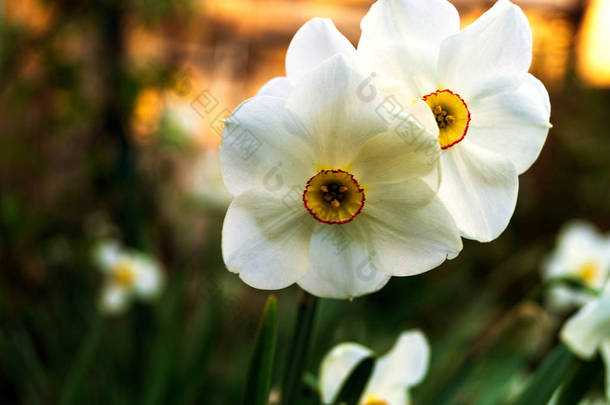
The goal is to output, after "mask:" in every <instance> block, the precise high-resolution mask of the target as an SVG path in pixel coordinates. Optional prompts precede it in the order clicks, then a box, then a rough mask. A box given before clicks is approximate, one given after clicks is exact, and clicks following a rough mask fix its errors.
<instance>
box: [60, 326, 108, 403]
mask: <svg viewBox="0 0 610 405" xmlns="http://www.w3.org/2000/svg"><path fill="white" fill-rule="evenodd" d="M102 325H103V321H102V319H99V318H98V319H96V320H95V321H94V324H93V326H92V328H91V332H90V334H89V337H88V338H87V339H86V340H85V341H84V342H83V343H82V345H81V347H80V349H79V352H78V354H77V356H76V360H75V362H74V365H73V366H72V369H71V370H70V372H69V374H68V377H67V379H66V382H65V384H64V386H63V389H62V392H61V401H60V403H61V405H70V404H77V403H78V395H79V392H80V390H81V388H82V386H83V381H84V380H85V378H84V377H85V374H86V373H87V371H88V370H89V366H90V365H91V363H92V360H93V358H94V357H95V352H96V351H97V348H98V346H99V342H100V337H101V332H102Z"/></svg>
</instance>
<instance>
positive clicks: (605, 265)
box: [544, 221, 610, 310]
mask: <svg viewBox="0 0 610 405" xmlns="http://www.w3.org/2000/svg"><path fill="white" fill-rule="evenodd" d="M609 270H610V238H608V237H607V236H603V235H601V234H600V233H599V231H598V230H597V229H595V228H594V227H593V226H592V225H591V224H588V223H586V222H582V221H573V222H570V223H569V224H567V225H566V226H565V227H564V228H563V229H562V230H561V232H560V233H559V238H558V241H557V247H556V248H555V250H554V251H553V253H552V254H551V255H550V256H549V257H548V259H547V260H546V262H545V263H544V277H545V278H546V279H549V280H550V279H556V278H561V277H572V278H575V279H577V280H579V281H580V282H582V283H583V284H584V285H585V286H586V287H588V288H589V289H592V290H596V291H600V290H601V289H602V288H603V287H604V285H605V284H606V281H607V280H608V271H609ZM593 297H594V296H593V295H591V294H590V293H587V292H583V291H575V290H574V289H572V288H570V287H568V286H564V285H559V286H556V287H553V288H551V290H550V295H549V304H550V306H551V307H552V308H554V309H557V310H564V309H570V308H572V307H574V306H582V305H584V304H586V303H587V302H589V301H591V300H592V299H593Z"/></svg>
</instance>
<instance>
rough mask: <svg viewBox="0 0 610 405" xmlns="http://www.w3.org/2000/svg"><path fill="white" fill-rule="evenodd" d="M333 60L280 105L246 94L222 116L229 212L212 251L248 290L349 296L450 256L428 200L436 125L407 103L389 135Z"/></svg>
mask: <svg viewBox="0 0 610 405" xmlns="http://www.w3.org/2000/svg"><path fill="white" fill-rule="evenodd" d="M364 79H365V78H364V77H363V76H362V75H361V74H360V73H359V72H358V71H357V70H356V69H354V68H353V67H352V66H351V65H350V63H349V62H348V60H347V59H346V58H345V57H344V56H342V55H336V56H334V57H331V58H330V59H328V60H326V61H325V62H323V63H322V64H320V65H319V66H318V67H317V68H316V69H314V70H313V71H311V72H309V73H307V74H305V75H304V76H302V77H300V78H299V79H298V80H296V81H295V84H294V86H293V88H292V91H291V92H290V95H289V96H287V98H281V97H273V96H266V95H262V96H257V97H254V98H252V99H250V100H247V101H245V102H244V103H242V104H241V105H240V106H239V107H238V108H237V110H236V111H235V112H234V113H233V114H232V116H231V117H230V118H229V119H227V121H226V125H225V130H224V134H223V139H222V145H221V156H220V158H221V169H222V173H223V179H224V181H225V185H226V187H227V189H228V191H229V192H230V193H231V194H233V196H234V197H235V199H234V200H233V202H232V203H231V206H230V207H229V210H228V212H227V215H226V217H225V222H224V226H223V237H222V250H223V257H224V260H225V263H226V265H227V267H228V269H229V270H231V271H233V272H235V273H239V275H240V277H241V278H242V279H243V280H244V281H245V282H246V283H247V284H249V285H251V286H253V287H255V288H260V289H280V288H284V287H288V286H290V285H291V284H293V283H298V284H299V285H300V286H301V287H302V288H303V289H305V290H306V291H309V292H310V293H312V294H314V295H317V296H321V297H330V298H352V297H357V296H360V295H363V294H367V293H371V292H374V291H377V290H379V289H380V288H382V287H383V286H384V285H385V284H386V283H387V281H388V280H389V279H390V277H391V276H407V275H414V274H419V273H422V272H425V271H427V270H430V269H432V268H434V267H436V266H438V265H439V264H441V263H442V262H443V261H444V260H445V259H446V258H447V257H449V258H453V257H455V256H456V255H457V254H458V253H459V252H460V250H461V248H462V243H461V238H460V236H459V231H458V230H457V227H456V225H455V223H454V221H453V219H452V217H451V215H450V214H449V212H448V211H447V210H446V209H445V207H444V206H443V204H442V203H441V202H440V200H439V199H438V198H437V196H436V192H437V187H438V184H439V170H438V169H439V165H438V155H439V154H440V148H439V146H438V142H436V133H437V132H438V127H437V126H436V125H435V123H434V121H433V116H432V114H431V113H430V111H429V109H428V107H427V106H426V105H425V104H424V103H423V102H422V103H419V104H416V105H414V106H413V107H412V108H411V109H410V110H409V113H410V114H404V116H401V118H402V120H401V121H400V125H401V130H400V133H396V132H394V131H390V130H389V128H388V125H387V123H386V122H385V121H384V118H382V117H381V116H380V115H379V114H378V113H377V112H376V111H375V108H374V106H376V105H378V100H372V101H371V100H366V101H364V100H362V99H361V98H360V97H358V95H357V94H358V93H357V91H358V87H359V86H360V85H361V84H362V83H363V81H364Z"/></svg>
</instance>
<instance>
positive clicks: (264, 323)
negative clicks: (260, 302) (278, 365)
mask: <svg viewBox="0 0 610 405" xmlns="http://www.w3.org/2000/svg"><path fill="white" fill-rule="evenodd" d="M276 343H277V299H276V298H275V297H274V296H273V295H272V296H270V297H269V299H267V305H266V306H265V311H264V312H263V317H262V319H261V322H260V325H259V328H258V332H257V334H256V341H255V343H254V351H253V353H252V358H251V360H250V367H249V370H248V378H247V381H246V391H245V393H244V400H243V404H244V405H267V404H268V403H269V390H270V389H271V374H272V371H273V359H274V357H275V346H276Z"/></svg>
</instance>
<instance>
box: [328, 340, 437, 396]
mask: <svg viewBox="0 0 610 405" xmlns="http://www.w3.org/2000/svg"><path fill="white" fill-rule="evenodd" d="M372 355H373V352H372V351H371V350H370V349H369V348H367V347H364V346H362V345H359V344H357V343H342V344H340V345H338V346H335V348H333V349H332V350H331V351H330V352H329V353H328V354H327V355H326V357H324V359H323V360H322V365H321V366H320V380H319V386H320V395H321V397H322V403H324V404H332V403H334V401H335V399H336V396H337V395H338V394H339V391H340V390H341V387H342V386H343V384H344V383H345V381H346V379H347V378H348V377H349V375H350V374H351V373H352V372H353V370H354V369H355V367H356V366H357V365H358V364H359V363H360V362H361V361H362V360H364V359H366V358H367V357H370V356H372ZM429 361H430V348H429V346H428V342H427V340H426V337H425V336H424V335H423V333H421V332H420V331H409V332H404V333H402V334H401V335H400V337H399V338H398V341H397V342H396V344H395V345H394V347H393V348H392V349H391V350H390V351H389V352H388V353H386V354H385V355H384V356H382V357H380V358H379V359H378V360H377V361H376V363H375V365H374V367H373V372H372V374H371V377H370V379H369V381H368V383H367V384H366V386H365V388H364V392H363V393H362V397H361V398H360V401H359V403H358V405H408V404H410V399H409V388H410V387H413V386H415V385H417V384H419V383H420V382H421V380H422V379H423V378H424V376H425V374H426V371H427V370H428V363H429Z"/></svg>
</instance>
